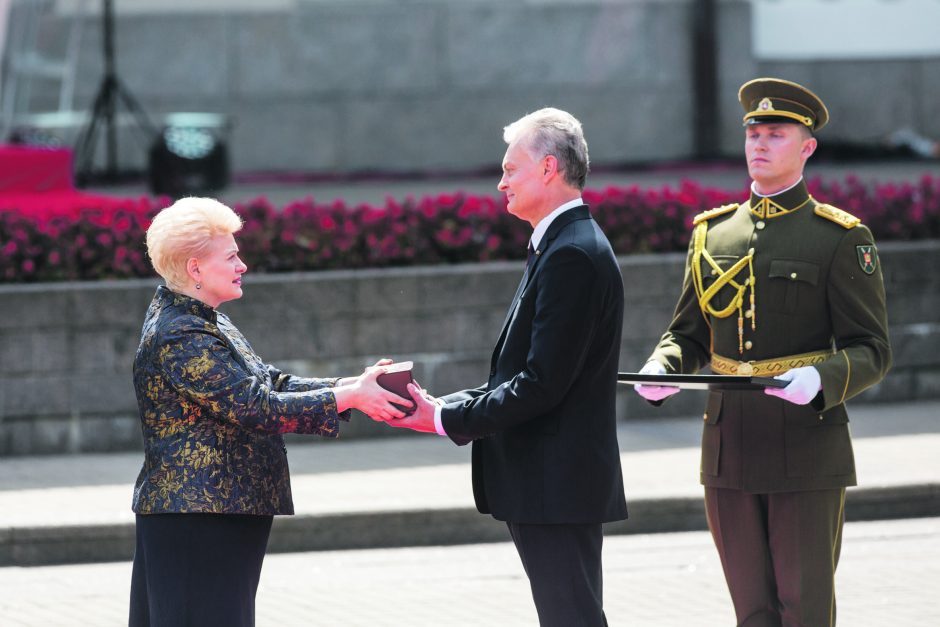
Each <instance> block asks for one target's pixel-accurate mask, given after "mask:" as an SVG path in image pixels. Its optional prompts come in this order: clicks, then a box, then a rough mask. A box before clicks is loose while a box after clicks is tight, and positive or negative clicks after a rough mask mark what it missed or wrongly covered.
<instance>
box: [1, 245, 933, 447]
mask: <svg viewBox="0 0 940 627" xmlns="http://www.w3.org/2000/svg"><path fill="white" fill-rule="evenodd" d="M879 251H880V256H881V259H882V263H883V268H884V272H885V280H886V289H887V293H888V304H889V321H890V325H891V341H892V345H893V348H894V356H895V366H894V368H893V370H892V371H891V372H890V374H889V375H888V377H887V378H886V379H885V380H884V382H882V383H881V384H880V385H879V386H877V387H875V388H872V389H871V390H869V391H867V392H865V393H864V394H862V395H861V396H860V397H858V398H857V399H856V400H854V401H853V402H855V403H868V402H879V401H881V402H887V401H907V400H914V399H921V398H937V397H940V276H938V274H937V272H936V268H938V267H940V241H935V240H933V241H924V242H912V243H893V242H889V243H885V244H882V245H881V246H880V247H879ZM683 262H684V255H683V254H668V255H638V256H630V257H623V258H621V260H620V263H621V269H622V272H623V275H624V282H625V288H626V294H627V302H628V306H627V308H626V312H625V317H624V334H623V344H622V347H621V361H620V363H621V370H625V371H626V370H636V369H637V368H639V367H640V366H641V365H642V363H643V361H645V358H646V356H647V354H648V352H649V350H650V348H651V346H652V344H653V343H654V342H655V341H656V340H657V338H658V337H659V335H660V333H661V332H662V330H663V327H664V326H665V325H666V324H667V322H668V320H669V319H670V317H671V314H672V308H673V306H674V304H675V299H676V296H677V292H678V286H679V284H680V282H681V278H682V271H683V268H682V265H683ZM520 274H521V267H520V264H519V263H517V262H494V263H486V264H466V265H458V266H440V267H416V268H400V269H381V270H357V271H332V272H320V273H299V274H280V275H260V274H256V275H252V274H249V275H246V279H245V296H244V297H243V298H242V299H241V300H238V301H234V302H231V303H227V304H225V305H223V310H224V311H225V312H226V313H227V314H228V315H229V316H231V318H232V319H233V321H234V322H235V323H236V324H237V325H238V327H239V328H240V329H241V330H242V331H243V332H244V333H245V335H246V336H247V338H248V339H249V341H250V342H251V344H252V346H253V347H254V348H255V350H256V351H257V352H258V353H259V354H260V355H261V356H262V357H263V358H264V359H265V360H266V361H269V362H271V363H274V364H277V365H278V366H279V367H281V368H282V369H284V370H286V371H289V372H294V373H297V374H300V375H310V376H332V375H342V374H355V373H357V372H359V371H361V369H362V367H364V366H365V365H367V364H371V363H373V362H374V361H375V360H376V359H378V358H379V357H383V356H391V357H394V358H397V359H411V360H414V362H415V365H416V368H415V375H416V377H417V379H418V380H419V381H420V382H421V383H422V384H423V385H424V386H425V387H426V388H427V389H429V390H430V391H431V393H434V394H443V393H446V392H450V391H453V390H454V389H457V388H461V387H469V386H475V385H479V384H481V383H483V382H484V381H485V379H486V374H487V371H488V364H489V358H490V354H491V351H492V348H493V344H494V342H495V340H496V336H497V334H498V333H499V330H500V326H501V325H502V322H503V317H504V315H505V311H506V307H507V305H508V303H509V301H510V299H511V298H512V295H513V293H514V292H515V288H516V285H517V283H518V280H519V276H520ZM156 285H157V282H156V281H155V280H154V281H150V280H131V281H104V282H94V283H68V284H65V283H63V284H39V285H25V286H12V285H7V286H0V455H18V454H27V453H59V452H79V451H109V450H126V449H134V448H139V446H140V432H139V427H138V421H137V415H136V402H135V399H134V392H133V386H132V383H131V364H132V362H133V358H134V352H135V350H136V348H137V343H138V340H139V334H140V325H141V322H142V320H143V315H144V312H145V310H146V307H147V304H148V303H149V301H150V298H151V297H152V294H153V291H154V289H155V287H156ZM702 401H703V399H702V396H701V395H700V394H699V393H696V392H686V393H683V394H682V395H680V396H679V397H677V398H675V399H672V400H670V402H668V403H666V404H665V405H664V406H663V407H661V408H659V409H656V408H652V407H650V406H649V405H647V404H646V403H645V402H643V401H642V400H641V399H639V397H637V396H636V395H635V394H634V393H633V392H632V390H631V389H629V388H627V387H624V389H623V390H622V392H621V394H620V397H619V399H618V413H619V418H620V419H622V420H629V419H631V418H635V417H642V416H654V415H659V416H667V415H669V416H690V417H691V416H697V415H699V414H700V412H701V407H702ZM393 433H395V434H399V432H398V431H393V430H391V429H387V428H385V427H384V426H382V425H374V424H373V423H371V421H369V420H368V419H367V418H365V417H364V416H361V415H360V416H357V417H356V418H354V420H353V421H352V423H351V424H350V425H349V427H348V428H347V429H344V431H343V435H344V437H366V436H390V437H395V436H393V435H392V434H393Z"/></svg>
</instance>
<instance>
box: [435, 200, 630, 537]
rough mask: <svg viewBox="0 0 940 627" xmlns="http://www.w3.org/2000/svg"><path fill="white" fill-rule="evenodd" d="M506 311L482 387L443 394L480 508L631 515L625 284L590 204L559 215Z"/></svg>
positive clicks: (504, 514)
mask: <svg viewBox="0 0 940 627" xmlns="http://www.w3.org/2000/svg"><path fill="white" fill-rule="evenodd" d="M538 252H539V254H538V255H537V256H536V257H535V258H534V259H533V261H532V263H531V265H530V268H529V269H528V271H527V272H526V275H525V277H524V278H523V284H522V285H520V289H521V293H517V297H516V299H515V300H514V301H513V304H512V306H511V307H510V310H509V313H508V314H507V317H506V322H504V324H503V329H502V332H501V334H500V337H499V340H498V341H497V343H496V348H495V350H494V351H493V358H492V362H491V367H490V377H489V382H488V383H487V384H486V385H484V386H481V387H479V388H475V389H470V390H464V391H462V392H456V393H454V394H450V395H448V396H445V397H443V400H444V401H445V402H446V403H447V404H446V405H445V406H444V407H443V408H442V412H441V419H442V424H443V426H444V429H445V431H447V434H448V436H449V437H450V438H451V439H452V440H453V441H454V442H456V443H457V444H466V443H468V442H470V441H473V451H472V459H473V495H474V498H475V500H476V505H477V509H478V510H479V511H480V512H482V513H490V514H492V515H493V517H494V518H496V519H498V520H503V521H509V522H516V523H529V524H559V523H568V524H585V523H601V522H608V521H613V520H622V519H624V518H626V517H627V506H626V501H625V499H624V492H623V475H622V473H621V469H620V450H619V447H618V445H617V425H616V410H615V397H616V387H617V369H618V365H619V363H618V362H619V355H620V332H621V326H622V324H623V279H622V277H621V275H620V268H619V266H618V265H617V260H616V258H615V257H614V253H613V250H612V249H611V247H610V243H609V242H608V241H607V238H606V237H605V236H604V233H603V232H602V231H601V230H600V227H598V226H597V223H596V222H594V220H593V219H592V218H591V215H590V213H589V212H588V208H587V206H580V207H575V208H573V209H569V210H568V211H565V212H564V213H562V214H561V215H559V216H558V217H557V218H556V219H555V220H554V221H553V222H552V223H551V225H550V226H549V228H548V231H547V232H546V233H545V235H544V237H543V238H542V241H541V242H540V244H539V251H538Z"/></svg>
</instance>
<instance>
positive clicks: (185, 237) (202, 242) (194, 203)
mask: <svg viewBox="0 0 940 627" xmlns="http://www.w3.org/2000/svg"><path fill="white" fill-rule="evenodd" d="M241 228H242V219H241V218H240V217H238V214H237V213H235V212H234V211H232V210H231V209H230V208H229V207H226V206H225V205H223V204H222V203H220V202H219V201H218V200H215V199H213V198H192V197H191V198H181V199H179V200H177V201H176V202H175V203H173V204H172V205H170V206H169V207H167V208H166V209H164V210H162V211H161V212H160V213H158V214H157V216H156V217H155V218H154V219H153V222H152V223H151V224H150V228H148V229H147V254H148V255H149V256H150V262H151V263H152V264H153V269H154V270H156V271H157V274H159V275H160V276H161V277H163V280H164V281H166V285H167V287H169V288H170V289H171V290H180V289H182V288H184V287H185V286H186V284H187V283H188V282H189V275H188V273H187V272H186V262H188V261H189V259H190V258H192V257H197V258H198V257H200V256H202V255H203V254H204V253H205V250H206V248H207V247H208V246H209V242H210V240H211V239H212V238H213V237H215V236H217V235H226V234H230V233H236V232H237V231H239V230H240V229H241Z"/></svg>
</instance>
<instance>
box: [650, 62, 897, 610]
mask: <svg viewBox="0 0 940 627" xmlns="http://www.w3.org/2000/svg"><path fill="white" fill-rule="evenodd" d="M738 99H739V100H740V102H741V104H742V106H743V107H744V112H745V115H744V127H745V154H746V158H747V166H748V173H749V174H750V176H751V178H752V180H753V183H752V185H751V193H750V198H749V199H748V200H747V201H746V202H744V203H742V204H731V205H726V206H724V207H718V208H717V209H712V210H711V211H706V212H705V213H702V214H700V215H698V216H697V217H696V218H695V219H694V221H693V224H694V231H693V236H692V242H691V244H690V246H689V256H688V261H687V266H686V272H685V280H684V282H683V286H682V293H681V296H680V298H679V302H678V304H677V305H676V310H675V315H674V317H673V320H672V322H671V323H670V324H669V327H668V329H667V330H666V332H665V334H664V335H663V336H662V339H661V340H660V341H659V344H658V345H657V346H656V348H655V350H654V351H653V353H652V355H651V356H650V358H649V361H648V362H647V364H646V365H645V366H644V367H643V368H642V369H641V372H644V373H677V374H690V373H695V372H697V371H698V370H699V369H701V368H703V367H704V366H710V367H711V370H712V371H713V372H714V373H716V374H739V375H753V376H774V377H775V378H777V379H782V380H785V381H787V382H788V384H787V386H786V387H784V388H766V389H765V390H763V391H731V390H726V391H717V390H711V391H709V393H708V401H707V406H706V409H705V414H704V416H703V417H704V429H703V433H702V460H701V481H702V484H703V485H704V486H705V510H706V514H707V518H708V526H709V529H710V530H711V533H712V537H713V539H714V541H715V545H716V547H717V549H718V553H719V556H720V558H721V564H722V568H723V570H724V574H725V579H726V581H727V583H728V588H729V591H730V593H731V598H732V601H733V603H734V609H735V613H736V615H737V621H738V625H742V626H744V625H746V626H747V627H758V626H761V627H763V626H782V625H786V626H795V625H803V626H806V627H821V626H824V625H834V624H835V617H836V610H835V590H834V581H833V580H834V575H835V570H836V565H837V563H838V561H839V549H840V546H841V541H842V527H843V522H844V512H843V505H844V503H845V488H846V486H852V485H855V484H856V479H855V462H854V458H853V454H852V443H851V439H850V436H849V426H848V416H847V414H846V409H845V401H846V400H847V399H849V398H852V397H853V396H855V395H856V394H858V393H860V392H861V391H863V390H865V389H866V388H868V387H870V386H872V385H874V384H876V383H878V382H879V381H880V380H881V379H882V378H883V377H884V375H885V373H886V372H887V370H888V368H889V367H890V364H891V350H890V347H889V345H888V328H887V319H886V315H885V294H884V284H883V281H882V274H881V267H880V264H879V261H878V252H877V249H876V248H875V243H874V240H873V239H872V235H871V232H870V231H869V230H868V228H866V227H865V226H863V225H862V224H861V223H860V221H859V219H858V218H856V217H854V216H852V215H850V214H849V213H847V212H845V211H842V210H840V209H837V208H835V207H832V206H830V205H826V204H823V203H820V202H818V201H817V200H816V199H814V198H813V197H812V196H810V194H809V193H808V191H807V189H806V184H805V183H804V181H803V167H804V165H805V164H806V161H807V159H809V157H810V156H811V155H812V154H813V152H814V150H815V149H816V139H815V137H814V133H816V132H817V131H819V130H820V129H821V128H822V127H823V126H825V124H826V122H827V121H828V119H829V114H828V111H827V110H826V107H825V105H824V104H823V102H822V100H820V99H819V97H817V96H816V95H815V94H813V93H812V92H811V91H809V90H808V89H806V88H804V87H802V86H801V85H797V84H796V83H792V82H789V81H785V80H780V79H773V78H759V79H756V80H752V81H749V82H747V83H745V84H744V85H743V86H742V87H741V89H740V91H739V93H738ZM636 389H637V392H638V393H639V394H640V395H641V396H643V397H644V398H646V399H647V400H649V401H651V402H653V403H654V404H658V403H660V402H662V401H663V399H665V398H666V397H667V396H669V395H671V394H674V393H676V392H678V388H674V387H661V386H642V385H640V386H636Z"/></svg>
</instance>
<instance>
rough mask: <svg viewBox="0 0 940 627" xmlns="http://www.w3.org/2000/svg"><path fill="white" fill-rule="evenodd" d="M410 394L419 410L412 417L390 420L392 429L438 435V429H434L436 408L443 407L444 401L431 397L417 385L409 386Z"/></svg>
mask: <svg viewBox="0 0 940 627" xmlns="http://www.w3.org/2000/svg"><path fill="white" fill-rule="evenodd" d="M408 393H409V394H411V398H412V399H414V402H415V404H416V405H417V406H418V408H417V409H416V410H415V412H414V413H413V414H411V415H410V416H405V417H404V418H394V419H392V420H388V421H387V422H388V424H389V425H391V426H392V427H398V428H404V429H411V430H413V431H420V432H422V433H437V429H435V428H434V407H435V406H436V405H443V404H444V403H443V401H441V400H440V399H437V398H434V397H433V396H431V395H429V394H428V393H427V392H426V391H425V390H423V389H422V388H421V387H420V386H418V385H417V384H415V383H409V384H408Z"/></svg>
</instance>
